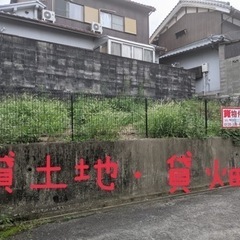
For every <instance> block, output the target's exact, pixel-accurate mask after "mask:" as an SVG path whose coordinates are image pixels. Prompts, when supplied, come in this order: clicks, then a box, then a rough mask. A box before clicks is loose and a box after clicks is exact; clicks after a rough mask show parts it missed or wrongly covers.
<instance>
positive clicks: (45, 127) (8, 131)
mask: <svg viewBox="0 0 240 240" xmlns="http://www.w3.org/2000/svg"><path fill="white" fill-rule="evenodd" d="M68 118H69V117H68V111H67V108H66V106H65V104H64V103H63V102H60V101H58V100H54V99H51V100H50V99H47V98H43V97H41V98H40V97H34V96H30V95H27V94H24V95H22V96H18V97H14V98H13V97H7V98H5V99H3V100H1V101H0V142H1V143H14V142H23V143H25V142H36V141H39V138H40V137H41V136H53V135H56V134H63V133H64V132H65V131H66V129H67V128H68V127H69V126H68V124H69V120H68Z"/></svg>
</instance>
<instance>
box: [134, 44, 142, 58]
mask: <svg viewBox="0 0 240 240" xmlns="http://www.w3.org/2000/svg"><path fill="white" fill-rule="evenodd" d="M133 58H134V59H137V60H143V49H142V48H139V47H134V48H133Z"/></svg>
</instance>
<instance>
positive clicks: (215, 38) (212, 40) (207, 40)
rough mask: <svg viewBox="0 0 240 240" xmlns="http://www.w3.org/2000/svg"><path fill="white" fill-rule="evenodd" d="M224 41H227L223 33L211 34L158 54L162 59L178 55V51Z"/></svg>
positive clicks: (186, 50) (181, 51) (182, 51)
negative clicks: (160, 54)
mask: <svg viewBox="0 0 240 240" xmlns="http://www.w3.org/2000/svg"><path fill="white" fill-rule="evenodd" d="M225 41H228V40H227V39H225V36H224V35H213V36H210V37H208V38H204V39H202V40H200V41H197V42H194V43H191V44H188V45H186V46H184V47H181V48H178V49H175V50H173V51H170V52H168V53H166V54H164V55H162V56H160V57H159V58H160V59H164V58H167V57H171V56H174V55H178V54H180V53H184V52H188V51H191V50H195V49H198V48H202V47H206V46H209V45H212V44H214V43H219V42H225Z"/></svg>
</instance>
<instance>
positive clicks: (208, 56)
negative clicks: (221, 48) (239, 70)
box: [160, 47, 220, 93]
mask: <svg viewBox="0 0 240 240" xmlns="http://www.w3.org/2000/svg"><path fill="white" fill-rule="evenodd" d="M160 63H165V64H174V63H175V65H176V66H177V67H183V68H184V69H191V68H195V67H198V66H201V65H202V64H203V63H208V66H209V72H208V79H210V86H209V87H210V89H209V90H210V92H218V91H220V71H219V56H218V50H216V49H212V48H211V47H209V48H207V49H199V50H195V51H191V52H189V53H182V54H181V55H179V56H175V57H171V59H170V58H169V59H168V60H163V59H162V60H161V61H160ZM203 83H204V81H203V78H201V79H198V80H196V93H201V92H203V89H204V85H203Z"/></svg>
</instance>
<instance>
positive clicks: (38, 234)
mask: <svg viewBox="0 0 240 240" xmlns="http://www.w3.org/2000/svg"><path fill="white" fill-rule="evenodd" d="M84 239H89V240H153V239H156V240H193V239H194V240H208V239H209V240H239V239H240V189H239V188H225V189H219V190H217V191H212V192H208V193H201V194H198V195H188V196H187V197H184V198H178V199H174V200H171V201H169V200H167V201H166V200H165V201H161V200H154V201H150V202H147V203H141V204H135V205H128V206H124V207H119V208H117V209H112V210H109V211H104V212H98V213H96V214H94V215H91V216H88V217H84V218H80V219H75V220H71V221H69V222H60V223H53V224H47V225H44V226H41V227H39V228H37V229H34V230H32V231H29V232H26V233H22V234H20V235H18V236H15V237H14V238H11V240H84Z"/></svg>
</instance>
